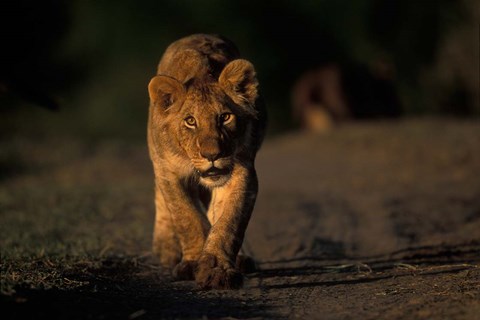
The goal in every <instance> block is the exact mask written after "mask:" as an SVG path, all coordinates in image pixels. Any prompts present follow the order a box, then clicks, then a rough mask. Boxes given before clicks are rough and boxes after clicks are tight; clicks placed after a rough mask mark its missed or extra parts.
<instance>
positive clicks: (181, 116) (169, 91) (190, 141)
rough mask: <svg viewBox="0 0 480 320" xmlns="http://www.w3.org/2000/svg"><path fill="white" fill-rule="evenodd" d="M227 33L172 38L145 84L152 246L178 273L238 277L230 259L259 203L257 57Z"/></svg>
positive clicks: (262, 116) (233, 284)
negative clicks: (246, 55) (244, 52)
mask: <svg viewBox="0 0 480 320" xmlns="http://www.w3.org/2000/svg"><path fill="white" fill-rule="evenodd" d="M239 56H240V55H239V52H238V49H237V48H236V47H235V45H234V44H233V43H232V42H230V41H229V40H227V39H224V38H222V37H218V36H213V35H204V34H197V35H192V36H189V37H186V38H183V39H180V40H178V41H175V42H174V43H172V44H171V45H170V46H169V47H168V48H167V50H166V51H165V53H164V55H163V57H162V59H161V60H160V64H159V65H158V71H157V75H156V76H155V77H153V78H152V80H151V81H150V83H149V85H148V92H149V96H150V108H149V119H148V147H149V152H150V158H151V160H152V163H153V168H154V172H155V206H156V218H155V228H154V229H155V230H154V236H153V250H154V252H155V254H157V255H158V256H159V258H160V262H161V264H162V265H164V266H168V267H171V268H173V276H174V277H175V278H176V279H195V281H196V282H197V284H198V285H199V286H200V287H201V288H205V289H211V288H215V289H225V288H238V287H240V286H241V285H242V276H241V274H240V272H239V270H238V269H237V268H236V265H235V262H236V258H237V254H238V251H239V250H240V247H241V245H242V242H243V238H244V234H245V229H246V228H247V225H248V221H249V220H250V216H251V213H252V210H253V206H254V204H255V199H256V196H257V190H258V182H257V175H256V173H255V167H254V162H255V155H256V153H257V151H258V149H259V148H260V145H261V143H262V140H263V136H264V131H265V124H266V111H265V109H264V106H263V104H262V103H261V102H260V99H259V93H258V81H257V78H256V75H255V69H254V67H253V65H252V64H251V63H250V62H249V61H247V60H244V59H240V58H239Z"/></svg>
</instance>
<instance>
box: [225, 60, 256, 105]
mask: <svg viewBox="0 0 480 320" xmlns="http://www.w3.org/2000/svg"><path fill="white" fill-rule="evenodd" d="M218 83H219V84H220V86H221V87H222V88H223V90H225V93H227V94H228V96H229V97H230V98H231V99H232V100H233V101H234V102H235V103H236V104H238V105H241V106H252V105H253V104H254V103H255V100H256V99H257V96H258V90H257V87H258V81H257V77H256V73H255V68H254V67H253V64H251V63H250V62H249V61H247V60H243V59H237V60H233V61H231V62H230V63H228V64H227V65H226V66H225V68H224V69H223V71H222V73H221V74H220V77H219V78H218Z"/></svg>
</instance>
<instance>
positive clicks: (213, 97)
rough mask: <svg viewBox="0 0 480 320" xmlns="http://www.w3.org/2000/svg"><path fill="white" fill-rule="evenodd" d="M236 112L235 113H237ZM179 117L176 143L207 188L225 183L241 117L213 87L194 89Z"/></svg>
mask: <svg viewBox="0 0 480 320" xmlns="http://www.w3.org/2000/svg"><path fill="white" fill-rule="evenodd" d="M236 109H237V110H236ZM178 114H179V115H180V117H179V118H178V120H179V123H178V125H179V141H180V145H181V147H182V148H183V149H184V150H185V153H186V154H187V155H188V157H189V159H190V161H191V163H192V165H193V167H194V168H195V170H196V172H197V173H198V175H199V176H200V181H201V182H202V183H203V184H205V185H206V186H217V185H222V184H224V183H225V182H226V181H228V179H229V177H230V173H231V170H232V167H233V161H234V157H235V151H236V150H237V143H238V129H239V128H241V127H242V124H241V122H242V119H241V118H242V114H241V112H238V106H235V104H234V103H233V101H232V100H231V99H230V98H229V97H228V96H227V95H226V94H225V93H224V92H223V90H222V89H221V88H219V87H218V85H216V84H209V85H200V86H193V87H191V88H189V90H188V91H187V96H186V99H185V101H184V103H183V105H182V106H181V108H180V110H179V112H178Z"/></svg>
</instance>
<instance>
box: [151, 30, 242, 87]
mask: <svg viewBox="0 0 480 320" xmlns="http://www.w3.org/2000/svg"><path fill="white" fill-rule="evenodd" d="M239 57H240V53H239V51H238V49H237V47H236V46H235V44H233V42H231V41H230V40H228V39H226V38H223V37H221V36H217V35H209V34H194V35H191V36H188V37H185V38H182V39H180V40H177V41H175V42H173V43H172V44H171V45H170V46H168V48H167V50H166V51H165V53H164V54H163V56H162V58H161V60H160V63H159V65H158V69H157V74H163V75H167V76H170V77H172V78H175V79H177V80H179V81H180V82H184V81H188V80H189V79H191V78H202V77H204V76H205V75H208V74H210V75H212V76H213V77H215V78H218V76H219V74H220V72H221V71H222V70H223V68H224V67H225V66H226V65H227V63H228V62H230V61H232V60H234V59H238V58H239Z"/></svg>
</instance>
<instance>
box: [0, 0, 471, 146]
mask: <svg viewBox="0 0 480 320" xmlns="http://www.w3.org/2000/svg"><path fill="white" fill-rule="evenodd" d="M478 12H479V3H478V2H477V1H475V0H463V1H449V0H438V1H400V0H384V1H381V0H366V1H282V0H276V1H258V0H257V1H251V0H245V1H220V0H212V1H176V0H167V1H156V0H150V1H57V0H45V1H28V0H16V1H10V0H8V1H2V3H1V4H0V38H1V47H2V49H1V50H0V112H1V113H0V116H1V118H2V120H1V122H0V125H1V129H0V133H1V134H2V135H5V136H11V135H13V134H16V133H18V132H21V133H22V134H31V135H35V136H42V135H49V134H52V133H53V134H59V133H61V134H73V135H81V136H84V137H90V138H105V137H119V138H133V139H143V137H144V135H145V134H144V132H145V125H146V115H147V109H148V108H147V106H148V97H147V91H146V86H147V83H148V81H149V79H150V78H151V76H152V75H154V73H155V68H156V64H157V63H158V60H159V58H160V56H161V54H162V53H163V51H164V49H165V48H166V46H167V45H168V44H169V43H171V42H172V41H174V40H176V39H178V38H180V37H183V36H185V35H188V34H192V33H200V32H202V33H218V34H222V35H224V36H226V37H228V38H230V39H231V40H233V41H234V42H235V43H236V44H237V45H238V47H239V48H240V50H241V52H242V54H243V56H244V57H246V58H247V59H249V60H251V61H252V62H253V63H254V65H255V66H256V68H257V71H258V76H259V79H260V84H261V87H262V90H263V94H264V95H265V98H266V100H267V103H268V108H269V112H270V119H271V121H270V132H271V133H277V132H283V131H285V130H288V129H291V128H294V127H295V125H296V124H295V123H294V122H293V121H292V120H291V111H290V110H291V107H290V90H291V87H292V85H293V83H294V82H295V80H296V79H297V78H298V77H299V76H300V75H301V74H302V72H304V71H306V70H309V69H311V68H314V67H318V66H322V65H325V64H331V63H334V64H336V65H339V66H340V67H341V68H342V70H343V71H344V74H345V76H346V78H347V79H349V82H348V87H347V88H346V90H347V91H348V92H349V93H351V94H352V95H353V97H354V99H355V100H356V101H357V102H358V103H359V108H368V107H369V105H371V104H377V105H380V108H385V109H387V108H389V105H388V102H386V103H385V105H383V101H385V100H382V89H381V88H379V87H377V86H376V84H375V76H376V74H377V73H378V72H379V66H381V67H383V69H382V70H387V71H388V72H387V78H388V79H387V80H388V81H389V83H390V84H391V85H392V86H393V88H394V90H393V93H392V94H393V95H395V99H397V100H398V102H399V106H400V110H401V115H408V116H410V115H415V116H417V115H425V114H428V115H432V114H435V115H449V116H450V115H454V116H461V117H478V116H479V115H480V106H479V93H478V92H479V91H478V90H479V89H478V86H479V62H478V60H479V24H478V21H479V20H478V18H479V17H478ZM380 71H381V70H380ZM348 92H347V93H348ZM387 101H388V99H387ZM48 109H57V112H49V111H47V110H48ZM373 116H374V115H373Z"/></svg>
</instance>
